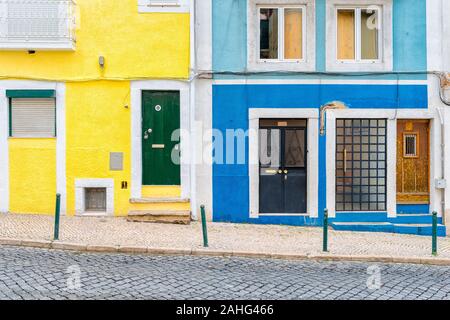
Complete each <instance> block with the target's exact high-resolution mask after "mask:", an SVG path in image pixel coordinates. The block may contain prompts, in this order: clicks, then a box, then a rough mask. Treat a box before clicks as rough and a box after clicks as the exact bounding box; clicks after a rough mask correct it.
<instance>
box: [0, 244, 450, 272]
mask: <svg viewBox="0 0 450 320" xmlns="http://www.w3.org/2000/svg"><path fill="white" fill-rule="evenodd" d="M0 246H12V247H26V248H39V249H53V250H63V251H77V252H91V253H122V254H149V255H184V256H205V257H206V256H208V257H242V258H258V259H279V260H311V261H336V262H337V261H344V262H372V263H375V262H378V263H403V264H422V265H435V266H450V259H449V258H438V257H436V258H432V257H393V256H367V255H361V256H351V255H338V254H294V253H263V252H257V251H230V250H220V249H205V248H192V249H185V248H158V247H142V246H140V247H139V246H136V247H133V246H111V245H87V244H81V243H69V242H60V241H50V240H31V239H10V238H0Z"/></svg>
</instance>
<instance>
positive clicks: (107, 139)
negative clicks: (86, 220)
mask: <svg viewBox="0 0 450 320" xmlns="http://www.w3.org/2000/svg"><path fill="white" fill-rule="evenodd" d="M66 92H67V93H66V94H67V97H66V131H67V142H66V143H67V146H66V148H67V152H66V157H67V159H66V168H67V210H68V213H69V214H73V213H74V212H75V179H76V178H113V179H114V186H115V190H114V202H115V203H114V205H115V213H116V215H126V214H127V213H128V205H129V199H130V191H129V188H128V189H127V190H122V189H121V182H122V181H127V182H128V186H130V184H131V183H130V167H131V165H130V144H131V134H130V130H131V128H130V121H131V120H130V109H127V108H125V107H124V106H126V105H127V106H129V104H130V83H129V82H113V81H95V82H86V83H71V84H67V87H66ZM110 152H123V153H124V170H123V171H109V153H110Z"/></svg>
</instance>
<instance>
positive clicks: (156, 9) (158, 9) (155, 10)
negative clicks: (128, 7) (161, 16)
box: [138, 5, 190, 13]
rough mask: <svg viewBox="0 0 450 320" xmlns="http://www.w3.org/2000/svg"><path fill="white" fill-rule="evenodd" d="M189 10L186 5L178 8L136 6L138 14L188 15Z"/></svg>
mask: <svg viewBox="0 0 450 320" xmlns="http://www.w3.org/2000/svg"><path fill="white" fill-rule="evenodd" d="M189 11H190V8H189V6H188V5H178V6H148V5H142V6H138V12H139V13H189Z"/></svg>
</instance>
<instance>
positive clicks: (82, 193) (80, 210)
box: [75, 179, 114, 216]
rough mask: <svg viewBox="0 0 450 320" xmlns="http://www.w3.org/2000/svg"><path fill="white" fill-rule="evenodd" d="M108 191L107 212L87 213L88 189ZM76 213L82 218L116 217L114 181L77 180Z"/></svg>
mask: <svg viewBox="0 0 450 320" xmlns="http://www.w3.org/2000/svg"><path fill="white" fill-rule="evenodd" d="M87 188H105V189H106V211H104V212H89V211H86V204H85V200H86V189H87ZM75 212H76V214H77V215H81V216H113V215H114V179H75Z"/></svg>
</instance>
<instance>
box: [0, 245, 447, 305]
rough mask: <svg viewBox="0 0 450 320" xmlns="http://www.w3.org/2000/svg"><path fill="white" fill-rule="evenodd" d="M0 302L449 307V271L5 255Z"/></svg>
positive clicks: (19, 251) (23, 251)
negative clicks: (431, 303) (425, 303)
mask: <svg viewBox="0 0 450 320" xmlns="http://www.w3.org/2000/svg"><path fill="white" fill-rule="evenodd" d="M368 284H369V285H370V286H368ZM380 284H381V288H379V289H377V288H378V287H379V285H380ZM369 288H370V289H369ZM0 299H33V300H34V299H275V300H276V299H338V300H341V299H446V300H447V299H450V267H438V266H422V265H401V264H367V263H355V262H353V263H350V262H338V263H335V262H314V261H283V260H267V259H248V258H214V257H193V256H189V257H187V256H139V255H108V254H87V253H84V254H80V253H71V252H63V251H49V250H42V249H31V248H12V247H0Z"/></svg>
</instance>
